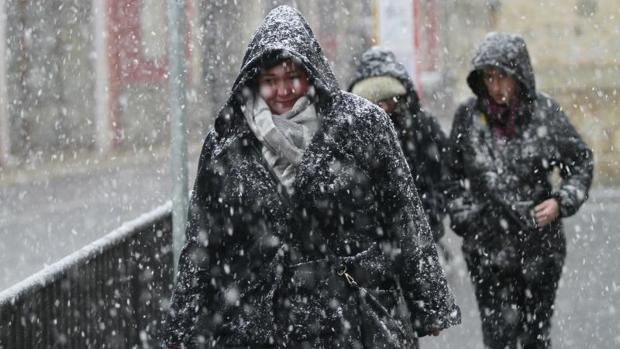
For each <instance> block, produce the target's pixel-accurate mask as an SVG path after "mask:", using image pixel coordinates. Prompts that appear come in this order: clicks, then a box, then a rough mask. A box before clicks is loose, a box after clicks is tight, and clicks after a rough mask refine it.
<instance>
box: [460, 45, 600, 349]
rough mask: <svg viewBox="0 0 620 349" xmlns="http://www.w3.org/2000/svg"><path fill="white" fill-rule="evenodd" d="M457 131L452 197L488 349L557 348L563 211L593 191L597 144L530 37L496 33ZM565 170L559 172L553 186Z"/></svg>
mask: <svg viewBox="0 0 620 349" xmlns="http://www.w3.org/2000/svg"><path fill="white" fill-rule="evenodd" d="M472 63H473V69H472V71H471V73H470V74H469V76H468V77H467V83H468V84H469V87H470V88H471V90H472V91H473V92H474V94H475V97H474V98H471V99H469V100H468V101H466V102H465V103H463V104H461V105H460V106H459V107H458V109H457V111H456V114H455V116H454V124H453V127H452V132H451V135H450V148H451V151H450V153H451V167H452V168H451V170H452V176H453V179H454V180H455V181H456V182H455V186H454V187H453V192H452V195H451V199H450V202H449V204H448V207H449V211H450V217H451V223H452V227H453V229H454V231H455V232H456V233H457V234H458V235H460V236H462V237H463V247H462V249H463V252H464V255H465V259H466V262H467V266H468V269H469V271H470V276H471V281H472V283H473V285H474V288H475V293H476V298H477V301H478V306H479V310H480V316H481V319H482V333H483V338H484V344H485V346H486V347H488V348H502V349H503V348H549V347H550V346H551V339H550V336H549V332H550V326H551V317H552V313H553V303H554V300H555V294H556V290H557V287H558V282H559V280H560V276H561V272H562V266H563V263H564V258H565V255H566V241H565V237H564V233H563V231H562V223H561V218H563V217H568V216H570V215H572V214H574V213H575V212H576V211H577V210H578V209H579V207H580V206H581V205H582V204H583V203H584V201H585V200H586V199H587V197H588V190H589V188H590V184H591V182H592V168H593V158H592V151H591V150H590V149H589V148H588V147H587V146H586V144H585V143H584V142H583V141H582V140H581V137H580V136H579V134H578V133H577V132H576V131H575V129H574V127H573V126H572V125H571V123H570V122H569V120H568V118H567V117H566V115H565V114H564V111H563V110H562V108H561V107H560V106H559V105H558V104H557V103H556V102H555V101H554V100H553V99H552V98H551V97H549V96H547V95H545V94H543V93H540V92H537V91H536V87H535V80H534V72H533V69H532V65H531V63H530V58H529V54H528V51H527V47H526V45H525V41H524V40H523V39H522V38H521V37H519V36H517V35H513V34H504V33H490V34H488V35H487V36H486V37H485V38H484V40H483V41H482V44H481V45H480V47H479V49H478V51H477V53H476V55H475V56H474V58H473V60H472ZM555 169H558V170H559V175H560V176H561V181H560V182H559V184H558V185H556V186H554V185H552V181H551V178H550V177H551V174H552V173H553V171H554V170H555Z"/></svg>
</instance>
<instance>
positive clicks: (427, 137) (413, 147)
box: [349, 48, 447, 241]
mask: <svg viewBox="0 0 620 349" xmlns="http://www.w3.org/2000/svg"><path fill="white" fill-rule="evenodd" d="M375 76H389V77H393V78H395V79H397V80H398V81H400V82H401V83H402V84H403V86H404V87H405V90H406V91H407V94H406V95H405V98H404V99H402V100H400V101H399V103H400V104H402V107H401V106H399V108H397V111H395V112H394V114H395V115H393V116H392V118H391V119H392V121H393V123H394V127H395V128H396V133H397V134H398V137H399V139H400V145H401V148H402V149H403V152H404V154H405V158H406V159H407V163H408V164H409V167H410V169H411V171H412V175H413V179H414V182H415V185H416V187H417V188H418V193H419V195H420V198H421V200H422V205H423V206H424V210H425V212H426V214H427V216H428V218H429V223H430V225H431V229H432V230H433V233H434V235H435V240H436V241H437V240H439V239H440V238H441V236H443V232H444V229H443V224H442V219H443V216H444V212H445V209H444V200H443V195H442V190H443V187H442V185H441V184H442V180H444V179H446V177H447V166H446V165H445V164H444V156H445V151H446V144H447V139H446V136H445V134H444V133H443V131H442V130H441V127H440V126H439V124H438V123H437V120H436V119H435V118H434V117H433V116H432V115H430V114H429V113H428V112H426V111H425V110H423V109H422V108H421V107H420V99H419V97H418V93H417V92H416V90H415V87H414V84H413V81H412V80H411V77H410V76H409V74H408V73H407V70H406V68H405V66H404V65H402V64H401V63H400V62H398V61H397V60H396V57H395V56H394V53H392V52H390V51H387V50H383V49H381V48H372V49H369V50H367V51H366V52H364V54H363V55H362V57H361V59H360V61H359V63H358V65H357V69H356V72H355V75H354V79H353V81H352V82H351V84H350V85H349V91H351V90H352V89H353V86H354V85H355V84H356V83H358V82H360V81H362V80H364V79H367V78H369V77H375Z"/></svg>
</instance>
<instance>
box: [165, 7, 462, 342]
mask: <svg viewBox="0 0 620 349" xmlns="http://www.w3.org/2000/svg"><path fill="white" fill-rule="evenodd" d="M359 115H363V116H365V117H363V118H359V117H358V116H359ZM400 300H404V303H405V304H406V308H407V309H408V310H409V311H410V314H407V313H406V312H405V311H400V307H399V304H400V302H399V301H400ZM402 314H407V317H406V318H403V317H402V316H401V315H402ZM371 316H374V318H373V317H371ZM399 316H400V317H399ZM397 317H398V318H397ZM459 321H460V313H459V309H458V307H457V306H456V305H455V304H454V301H453V296H452V294H451V291H450V290H449V288H448V285H447V282H446V279H445V276H444V273H443V270H442V269H441V266H440V265H439V263H438V260H437V252H436V250H435V247H434V244H433V243H432V236H431V234H430V230H429V226H428V223H427V221H426V219H425V217H424V213H423V211H422V208H421V204H420V201H419V198H418V196H417V195H416V189H415V186H414V184H413V180H412V178H411V175H410V174H409V171H407V165H406V162H405V159H404V157H403V154H402V152H401V150H400V148H399V147H398V143H397V141H396V135H395V133H394V129H393V128H392V126H391V125H390V123H389V120H388V118H387V117H386V115H385V114H384V113H383V112H382V111H381V110H380V109H379V108H377V107H376V106H374V105H372V104H371V103H369V102H367V101H365V100H363V99H361V98H359V97H356V96H353V95H351V94H348V93H346V92H343V91H341V90H340V89H339V88H338V84H337V82H336V79H335V77H334V75H333V73H332V71H331V69H330V66H329V64H328V63H327V60H326V58H325V57H324V55H323V52H322V50H321V47H320V46H319V44H318V42H317V40H316V39H315V37H314V34H313V33H312V30H311V29H310V27H309V26H308V24H307V23H306V21H305V20H304V19H303V17H302V16H301V14H300V13H299V12H297V11H296V10H294V9H292V8H290V7H287V6H281V7H277V8H275V9H274V10H272V11H271V12H270V13H269V14H268V15H267V17H266V18H265V20H264V22H263V23H262V24H261V25H260V26H259V27H258V29H257V30H256V32H255V34H254V36H253V37H252V39H251V41H250V43H249V46H248V49H247V51H246V54H245V57H244V59H243V63H242V67H241V71H240V73H239V75H238V77H237V79H236V81H235V83H234V84H233V87H232V90H231V94H230V97H229V99H228V100H227V101H226V103H225V105H224V107H223V108H222V109H221V110H220V112H219V113H218V115H217V118H216V121H215V126H214V129H213V130H211V131H210V132H209V134H208V136H207V138H206V140H205V143H204V147H203V150H202V153H201V155H200V162H199V166H198V175H197V178H196V182H195V185H194V189H193V194H192V199H191V203H190V214H189V223H188V229H187V243H186V245H185V247H184V249H183V251H182V255H181V257H180V261H179V274H178V278H177V283H176V286H175V288H174V293H173V297H172V300H171V305H170V311H169V313H168V316H167V319H166V322H165V323H166V325H165V326H166V330H165V333H164V343H165V345H167V346H168V347H178V346H180V345H181V344H183V345H185V346H187V347H201V346H202V347H216V348H228V347H235V348H263V347H264V348H273V347H289V348H336V347H338V348H379V347H385V348H389V347H393V346H391V345H392V344H394V343H398V344H402V343H408V342H409V341H411V338H409V337H407V335H411V336H413V334H411V332H407V329H408V328H411V329H412V330H413V331H416V332H417V333H418V335H420V336H421V335H427V334H437V333H438V332H439V331H440V330H442V329H444V328H447V327H449V326H452V325H454V324H456V323H458V322H459ZM377 329H380V331H377ZM386 333H387V336H386ZM403 334H404V336H402V335H403ZM392 335H393V336H392Z"/></svg>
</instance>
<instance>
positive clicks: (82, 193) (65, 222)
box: [0, 154, 620, 349]
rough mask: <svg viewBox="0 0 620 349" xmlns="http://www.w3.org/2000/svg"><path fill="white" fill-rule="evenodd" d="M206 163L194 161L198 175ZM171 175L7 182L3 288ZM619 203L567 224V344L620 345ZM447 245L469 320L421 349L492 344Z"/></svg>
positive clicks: (589, 206)
mask: <svg viewBox="0 0 620 349" xmlns="http://www.w3.org/2000/svg"><path fill="white" fill-rule="evenodd" d="M196 159H197V156H196V155H195V154H194V155H190V157H189V162H190V171H189V173H190V177H193V175H194V170H193V167H191V166H194V165H195V162H196ZM169 172H170V171H169V168H168V157H167V156H155V157H153V156H147V157H145V159H141V160H140V159H129V160H124V161H115V162H114V161H113V162H109V163H105V164H100V165H98V166H95V167H94V168H91V169H89V170H88V171H86V170H77V169H72V168H68V169H65V170H62V171H56V172H55V173H53V174H51V175H46V176H32V177H31V178H30V177H29V178H22V179H13V180H11V181H5V182H4V183H2V182H0V197H1V198H2V200H1V201H2V208H1V210H0V241H1V242H0V265H1V266H0V289H5V288H8V287H9V286H11V285H12V284H14V283H16V282H18V281H20V280H22V279H24V278H26V277H28V276H29V275H31V274H33V273H35V272H37V271H39V270H41V269H42V268H44V267H45V266H46V265H49V264H51V263H54V262H55V261H57V260H59V259H61V258H62V257H64V256H66V255H68V254H69V253H71V252H73V251H75V250H77V249H79V248H80V247H82V246H84V245H86V244H87V243H89V242H92V241H94V240H96V239H97V238H99V237H101V236H103V235H105V234H106V233H108V232H110V231H112V230H113V229H115V228H116V227H118V226H119V225H121V223H122V222H125V221H127V220H130V219H132V218H135V217H137V216H139V215H140V214H141V213H144V212H146V211H149V210H151V209H153V208H155V207H157V206H159V205H161V204H162V203H164V202H165V201H167V200H168V198H169V195H170V194H169V193H170V191H171V180H170V178H169ZM191 182H192V181H191V180H190V184H191ZM619 199H620V190H618V189H603V188H595V189H593V190H592V192H591V197H590V199H589V200H588V201H587V203H586V204H585V205H584V206H583V207H582V209H581V210H580V211H579V213H578V214H577V215H576V216H574V217H571V218H569V219H567V220H565V227H566V232H567V240H568V257H567V260H566V265H565V269H564V274H563V277H562V280H561V286H560V289H559V293H558V298H557V301H556V314H555V316H554V322H553V329H552V338H553V341H554V345H555V347H557V348H575V349H581V348H601V349H606V348H616V347H619V346H620V323H619V322H618V321H617V319H618V312H619V311H620V272H619V271H618V268H617V256H618V254H619V253H620V236H619V235H618V234H616V229H615V228H616V227H618V226H620V215H618V214H616V213H617V212H620V200H619ZM444 239H445V240H446V242H447V245H448V248H449V250H450V251H451V252H452V254H453V256H454V258H453V260H452V261H451V262H450V263H449V264H448V265H447V266H446V270H447V274H448V277H449V281H450V283H451V287H452V289H453V291H454V293H455V295H456V299H457V303H458V304H459V305H460V306H461V310H462V313H463V323H462V325H460V326H458V327H455V328H451V329H448V330H446V331H444V332H442V333H441V335H440V336H439V337H432V338H423V339H422V340H421V346H422V348H424V349H427V348H482V344H481V343H482V339H481V333H480V321H479V319H478V310H477V307H476V304H475V300H474V296H473V292H472V287H471V284H470V282H469V279H468V276H467V271H466V269H465V265H464V262H463V260H462V256H461V254H460V252H459V247H460V238H458V237H456V236H455V235H454V234H453V233H451V232H449V233H448V234H446V236H445V237H444Z"/></svg>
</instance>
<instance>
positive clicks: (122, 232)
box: [0, 204, 173, 349]
mask: <svg viewBox="0 0 620 349" xmlns="http://www.w3.org/2000/svg"><path fill="white" fill-rule="evenodd" d="M171 219H172V218H171V205H170V204H167V205H164V206H162V207H160V208H158V209H156V210H154V211H152V212H150V213H147V214H145V215H143V216H142V217H139V218H138V219H136V220H134V221H131V222H128V223H126V224H124V225H123V226H121V227H120V228H119V229H117V230H115V231H114V232H112V233H110V234H108V235H107V236H105V237H103V238H101V239H100V240H97V241H96V242H94V243H92V244H90V245H88V246H86V247H84V248H82V249H81V250H79V251H77V252H75V253H73V254H71V255H70V256H67V257H66V258H64V259H62V260H60V261H59V262H57V263H55V264H53V265H51V266H49V267H47V268H46V269H44V270H42V271H41V272H39V273H37V274H35V275H33V276H31V277H29V278H28V279H26V280H24V281H22V282H20V283H18V284H16V285H15V286H13V287H11V288H9V289H7V290H5V291H3V292H2V293H0V348H2V349H9V348H10V349H21V348H24V349H32V348H150V347H154V346H157V340H158V339H157V332H158V330H159V329H160V326H161V325H160V324H161V319H162V311H161V309H164V308H165V302H167V301H168V298H169V295H170V288H171V283H172V275H173V270H172V264H173V263H172V231H171V226H172V225H171V224H172V221H171Z"/></svg>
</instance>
